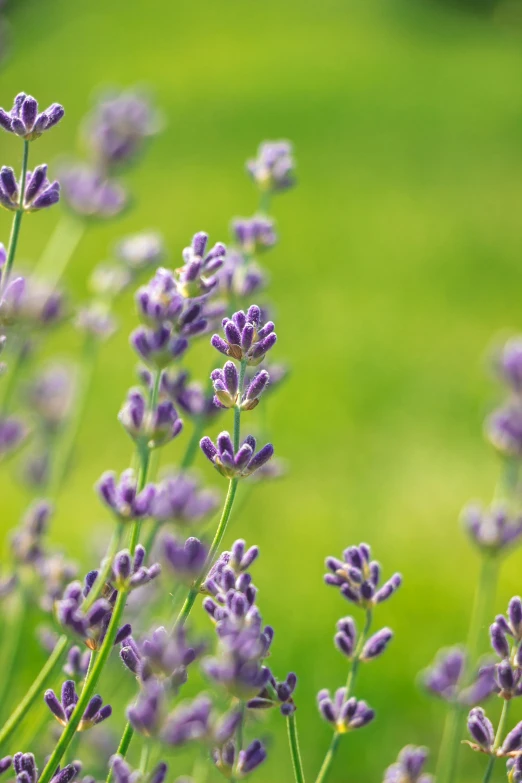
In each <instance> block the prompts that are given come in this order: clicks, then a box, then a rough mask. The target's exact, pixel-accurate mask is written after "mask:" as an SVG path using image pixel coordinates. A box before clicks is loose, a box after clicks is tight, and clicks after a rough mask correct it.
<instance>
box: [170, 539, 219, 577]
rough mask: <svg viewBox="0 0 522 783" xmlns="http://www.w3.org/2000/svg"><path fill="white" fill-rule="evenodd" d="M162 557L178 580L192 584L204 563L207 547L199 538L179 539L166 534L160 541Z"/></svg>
mask: <svg viewBox="0 0 522 783" xmlns="http://www.w3.org/2000/svg"><path fill="white" fill-rule="evenodd" d="M161 545H162V550H163V558H164V561H165V563H166V565H167V567H168V568H169V570H170V571H172V573H173V574H174V577H175V578H176V579H177V581H178V582H182V583H184V584H186V585H192V583H193V582H194V580H195V579H196V578H197V577H198V576H199V574H200V573H201V570H202V568H203V566H204V565H205V563H206V560H207V555H208V549H207V547H206V546H205V544H203V543H202V542H201V541H200V540H199V539H197V538H194V537H192V536H191V537H190V538H187V540H186V541H180V540H179V539H178V538H176V537H175V536H169V535H166V536H164V537H163V539H162V541H161Z"/></svg>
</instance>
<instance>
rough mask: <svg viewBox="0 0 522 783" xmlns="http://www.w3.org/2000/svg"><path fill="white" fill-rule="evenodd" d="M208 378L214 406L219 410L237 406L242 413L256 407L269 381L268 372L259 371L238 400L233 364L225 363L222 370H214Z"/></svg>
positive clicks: (237, 385) (237, 382)
mask: <svg viewBox="0 0 522 783" xmlns="http://www.w3.org/2000/svg"><path fill="white" fill-rule="evenodd" d="M210 377H211V378H212V385H213V387H214V393H215V397H214V404H215V405H217V406H218V407H220V408H234V407H236V405H238V404H239V407H240V408H241V410H244V411H251V410H253V409H254V408H255V407H256V406H257V405H258V403H259V399H260V397H261V395H262V394H263V392H264V391H265V389H266V387H267V385H268V382H269V380H270V376H269V375H268V372H267V371H266V370H260V371H259V372H258V373H257V374H256V375H255V376H254V377H253V378H252V380H251V382H250V383H249V385H248V387H247V389H246V391H245V392H244V393H243V395H242V396H241V399H240V400H239V399H238V395H239V375H238V372H237V369H236V365H235V364H234V362H226V364H225V366H224V367H223V369H222V370H220V369H217V370H214V371H213V372H212V374H211V376H210Z"/></svg>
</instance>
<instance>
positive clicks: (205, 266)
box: [176, 231, 226, 298]
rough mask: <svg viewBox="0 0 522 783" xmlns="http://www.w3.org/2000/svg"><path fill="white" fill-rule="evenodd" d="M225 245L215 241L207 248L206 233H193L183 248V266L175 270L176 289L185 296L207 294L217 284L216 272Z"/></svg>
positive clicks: (222, 257) (223, 254) (223, 253)
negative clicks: (190, 239) (189, 243)
mask: <svg viewBox="0 0 522 783" xmlns="http://www.w3.org/2000/svg"><path fill="white" fill-rule="evenodd" d="M225 253H226V247H225V245H224V244H223V243H222V242H217V243H216V244H215V245H214V247H212V248H210V250H209V249H208V234H205V232H204V231H199V232H198V233H197V234H194V237H193V239H192V244H191V245H190V246H189V247H186V248H185V249H184V250H183V253H182V256H183V266H182V267H180V268H179V269H178V270H176V271H177V279H178V289H179V291H180V293H181V294H182V295H183V296H184V297H186V298H192V297H198V296H202V295H205V294H208V293H209V292H210V291H212V289H213V288H214V286H215V285H216V284H217V277H216V272H217V271H218V270H219V269H220V268H221V267H222V266H223V262H224V258H225Z"/></svg>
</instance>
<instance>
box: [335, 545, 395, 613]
mask: <svg viewBox="0 0 522 783" xmlns="http://www.w3.org/2000/svg"><path fill="white" fill-rule="evenodd" d="M326 567H327V568H328V569H329V570H330V572H331V573H329V574H326V575H325V577H324V581H325V583H326V584H327V585H332V586H333V587H339V588H340V591H341V593H342V594H343V595H344V597H345V598H346V599H347V600H348V601H351V602H352V603H354V604H356V605H357V606H362V607H369V606H374V605H375V604H379V603H382V601H386V600H387V599H388V598H390V596H392V595H393V594H394V593H395V592H396V591H397V590H398V589H399V587H400V586H401V584H402V576H401V575H400V574H398V573H396V574H393V576H392V577H391V578H390V579H388V581H387V582H385V583H384V584H383V585H382V586H381V587H379V584H380V581H381V566H380V564H379V563H378V562H377V561H376V560H371V551H370V547H369V546H368V544H360V545H359V546H358V547H357V546H351V547H348V549H345V550H344V552H343V560H339V559H338V558H336V557H327V558H326Z"/></svg>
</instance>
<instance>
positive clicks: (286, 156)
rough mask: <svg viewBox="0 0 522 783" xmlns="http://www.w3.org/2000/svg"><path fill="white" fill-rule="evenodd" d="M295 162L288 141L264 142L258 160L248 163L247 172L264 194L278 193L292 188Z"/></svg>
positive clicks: (258, 152) (259, 150) (260, 147)
mask: <svg viewBox="0 0 522 783" xmlns="http://www.w3.org/2000/svg"><path fill="white" fill-rule="evenodd" d="M294 169H295V162H294V159H293V150H292V145H291V144H290V142H288V141H264V142H263V143H262V144H261V145H260V146H259V149H258V151H257V158H254V159H251V160H249V161H248V162H247V170H248V172H249V174H250V176H251V177H252V179H253V180H254V182H255V183H256V184H257V186H258V188H259V189H260V190H261V191H263V192H269V193H278V192H281V191H283V190H286V189H287V188H290V187H292V185H293V184H294V182H295V178H294Z"/></svg>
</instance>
